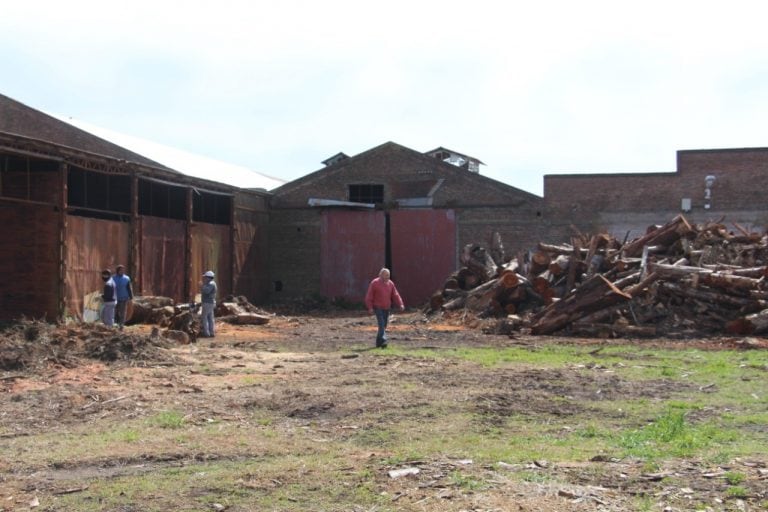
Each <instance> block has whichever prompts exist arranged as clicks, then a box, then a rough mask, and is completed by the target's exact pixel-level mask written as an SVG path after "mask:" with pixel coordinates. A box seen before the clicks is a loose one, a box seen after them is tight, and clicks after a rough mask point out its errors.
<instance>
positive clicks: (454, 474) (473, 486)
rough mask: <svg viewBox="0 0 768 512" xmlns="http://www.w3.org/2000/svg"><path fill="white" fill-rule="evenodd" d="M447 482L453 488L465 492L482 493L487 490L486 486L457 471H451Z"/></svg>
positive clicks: (474, 478) (476, 479)
mask: <svg viewBox="0 0 768 512" xmlns="http://www.w3.org/2000/svg"><path fill="white" fill-rule="evenodd" d="M448 480H449V481H450V482H451V483H452V484H453V485H455V486H457V487H460V488H461V489H463V490H465V491H482V490H485V489H487V488H488V484H487V483H486V482H484V481H482V480H480V479H478V478H476V477H474V476H471V475H465V474H464V473H462V472H461V471H459V470H457V469H456V470H453V471H451V473H450V474H449V475H448Z"/></svg>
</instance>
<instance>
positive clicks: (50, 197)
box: [0, 155, 61, 203]
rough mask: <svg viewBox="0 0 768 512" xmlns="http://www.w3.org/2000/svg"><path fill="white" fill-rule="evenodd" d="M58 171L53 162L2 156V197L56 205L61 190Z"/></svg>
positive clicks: (0, 162)
mask: <svg viewBox="0 0 768 512" xmlns="http://www.w3.org/2000/svg"><path fill="white" fill-rule="evenodd" d="M58 171H59V164H58V162H55V161H53V160H39V159H36V158H29V157H22V156H13V155H3V156H0V196H5V197H13V198H17V199H29V200H32V201H43V202H51V203H56V202H58V200H59V194H58V191H59V190H61V183H60V181H59V176H60V175H59V173H58Z"/></svg>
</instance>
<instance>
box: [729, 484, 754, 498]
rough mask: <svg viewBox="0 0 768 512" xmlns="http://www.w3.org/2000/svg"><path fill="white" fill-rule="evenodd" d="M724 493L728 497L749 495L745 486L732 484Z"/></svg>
mask: <svg viewBox="0 0 768 512" xmlns="http://www.w3.org/2000/svg"><path fill="white" fill-rule="evenodd" d="M725 495H726V496H728V497H729V498H746V497H747V496H748V495H749V492H748V491H747V489H746V488H745V487H742V486H740V485H734V486H732V487H729V488H728V489H726V491H725Z"/></svg>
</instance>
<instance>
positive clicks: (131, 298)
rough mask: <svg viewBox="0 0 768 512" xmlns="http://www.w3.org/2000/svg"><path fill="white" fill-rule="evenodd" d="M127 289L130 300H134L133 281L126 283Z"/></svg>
mask: <svg viewBox="0 0 768 512" xmlns="http://www.w3.org/2000/svg"><path fill="white" fill-rule="evenodd" d="M125 289H126V290H128V300H133V288H131V280H130V279H128V282H126V283H125Z"/></svg>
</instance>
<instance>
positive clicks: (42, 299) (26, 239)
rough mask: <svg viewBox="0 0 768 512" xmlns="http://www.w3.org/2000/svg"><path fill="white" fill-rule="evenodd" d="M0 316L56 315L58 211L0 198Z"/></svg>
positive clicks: (42, 316)
mask: <svg viewBox="0 0 768 512" xmlns="http://www.w3.org/2000/svg"><path fill="white" fill-rule="evenodd" d="M0 226H2V232H3V235H2V236H3V243H2V244H0V319H2V320H11V319H14V318H19V317H21V316H26V317H27V318H46V319H48V320H55V319H56V318H57V317H58V315H59V254H60V252H59V213H58V212H56V211H54V207H53V206H45V205H33V204H24V203H19V202H9V201H3V200H2V199H0Z"/></svg>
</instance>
